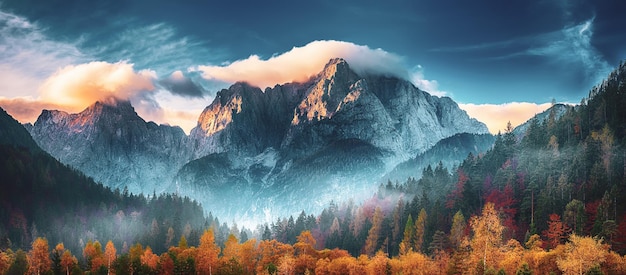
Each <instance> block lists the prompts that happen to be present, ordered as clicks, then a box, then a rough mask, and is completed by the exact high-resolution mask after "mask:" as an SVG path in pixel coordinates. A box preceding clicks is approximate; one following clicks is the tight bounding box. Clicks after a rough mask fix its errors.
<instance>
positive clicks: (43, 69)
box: [0, 11, 85, 97]
mask: <svg viewBox="0 0 626 275" xmlns="http://www.w3.org/2000/svg"><path fill="white" fill-rule="evenodd" d="M84 58H85V56H84V55H83V54H82V53H81V52H80V50H78V48H77V47H76V46H75V45H74V44H72V43H67V42H59V41H55V40H52V39H49V38H48V37H47V36H46V35H45V34H44V30H43V29H42V28H40V27H39V26H38V25H37V24H35V23H31V22H29V21H28V20H27V19H26V18H24V17H21V16H18V15H15V14H11V13H7V12H3V11H0V91H1V92H2V94H3V95H4V96H12V97H19V96H36V95H37V87H38V86H39V83H41V81H43V80H44V79H45V78H46V77H47V76H49V75H50V74H52V73H53V72H54V71H56V70H57V68H59V67H63V66H66V65H69V64H73V63H79V62H80V61H81V60H84Z"/></svg>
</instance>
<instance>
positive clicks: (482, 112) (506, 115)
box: [459, 102, 552, 134]
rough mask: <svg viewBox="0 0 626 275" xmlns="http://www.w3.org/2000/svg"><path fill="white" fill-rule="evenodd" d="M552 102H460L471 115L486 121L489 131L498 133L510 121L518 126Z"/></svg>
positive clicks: (461, 106) (462, 107)
mask: <svg viewBox="0 0 626 275" xmlns="http://www.w3.org/2000/svg"><path fill="white" fill-rule="evenodd" d="M550 106H552V105H551V103H542V104H536V103H530V102H510V103H504V104H472V103H467V104H462V103H460V104H459V107H460V108H461V109H463V110H465V111H466V112H467V114H468V115H469V116H470V117H473V118H475V119H478V120H479V121H481V122H483V123H485V124H486V125H487V128H489V132H491V133H492V134H497V133H498V132H503V131H504V129H506V125H507V123H508V122H511V125H512V126H513V127H516V126H518V125H520V124H522V123H524V122H526V121H527V120H528V119H530V118H532V117H533V116H534V115H536V114H538V113H541V112H543V111H545V110H547V109H548V108H550Z"/></svg>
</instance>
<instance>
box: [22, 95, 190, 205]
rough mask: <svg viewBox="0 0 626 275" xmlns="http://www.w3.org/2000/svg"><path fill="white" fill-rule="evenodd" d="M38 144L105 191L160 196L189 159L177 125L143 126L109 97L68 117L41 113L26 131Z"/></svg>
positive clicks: (128, 106) (123, 103)
mask: <svg viewBox="0 0 626 275" xmlns="http://www.w3.org/2000/svg"><path fill="white" fill-rule="evenodd" d="M28 128H29V129H30V134H31V135H32V137H33V138H34V139H35V141H37V143H38V144H39V146H40V147H41V148H42V149H44V150H45V151H47V152H49V153H50V154H51V155H52V156H54V157H55V158H57V159H58V160H60V161H61V162H63V163H65V164H68V165H71V166H73V167H74V168H76V169H78V170H80V171H82V172H83V173H85V175H87V176H90V177H93V178H94V180H96V181H97V182H102V183H104V184H105V185H107V186H109V187H111V188H120V189H124V188H128V190H129V191H130V192H133V193H140V192H143V193H152V192H153V191H157V192H162V191H164V190H165V189H167V186H168V185H169V184H171V183H172V178H173V175H174V174H175V173H176V171H178V169H180V167H182V165H183V164H184V163H186V162H187V161H188V160H189V159H190V157H189V151H190V150H189V149H188V147H187V137H186V135H185V133H184V132H183V130H182V129H181V128H180V127H170V126H166V125H157V124H155V123H154V122H146V121H144V120H143V119H142V118H141V117H139V116H138V115H137V113H136V112H135V110H134V108H133V107H132V106H131V104H130V102H129V101H123V100H118V99H115V98H109V99H107V100H103V101H98V102H96V103H94V104H93V105H91V106H89V107H88V108H87V109H85V110H84V111H82V112H80V113H77V114H68V113H66V112H62V111H49V110H44V111H43V112H42V113H41V115H40V116H39V118H38V119H37V121H36V122H35V124H34V125H32V126H31V127H28Z"/></svg>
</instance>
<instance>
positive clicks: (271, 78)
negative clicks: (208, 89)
mask: <svg viewBox="0 0 626 275" xmlns="http://www.w3.org/2000/svg"><path fill="white" fill-rule="evenodd" d="M336 57H340V58H343V59H345V60H346V61H347V62H348V63H349V64H350V67H351V68H352V69H353V70H354V71H355V72H356V73H358V74H383V75H388V76H397V77H400V78H403V79H408V72H407V70H406V67H405V65H404V61H403V58H402V57H400V56H398V55H396V54H393V53H389V52H386V51H384V50H382V49H371V48H369V47H368V46H362V45H357V44H354V43H350V42H343V41H313V42H311V43H309V44H307V45H305V46H302V47H294V48H292V49H291V50H290V51H288V52H285V53H282V54H280V55H275V56H272V57H270V58H268V59H265V60H264V59H262V58H261V57H259V56H257V55H251V56H250V57H248V58H247V59H243V60H237V61H235V62H232V63H230V64H227V65H221V66H220V65H209V66H197V67H195V68H192V70H197V71H200V72H202V76H203V77H204V78H205V79H206V80H209V81H221V82H226V83H234V82H237V81H246V82H248V83H250V84H252V85H255V86H259V87H261V88H265V87H273V86H274V85H276V84H283V83H287V82H304V81H306V80H308V79H309V78H310V77H312V76H314V75H316V74H317V73H319V72H320V71H321V70H322V69H323V68H324V65H326V63H327V62H328V61H329V60H330V59H332V58H336Z"/></svg>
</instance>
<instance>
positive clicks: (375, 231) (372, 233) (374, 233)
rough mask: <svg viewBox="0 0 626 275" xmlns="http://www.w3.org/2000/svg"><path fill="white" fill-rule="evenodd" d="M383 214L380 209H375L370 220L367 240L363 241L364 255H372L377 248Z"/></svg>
mask: <svg viewBox="0 0 626 275" xmlns="http://www.w3.org/2000/svg"><path fill="white" fill-rule="evenodd" d="M383 218H384V217H383V213H382V210H381V209H380V207H376V210H374V217H373V218H372V227H371V228H370V230H369V232H368V234H367V239H366V240H365V247H364V250H365V254H367V255H374V252H376V249H377V248H378V240H379V239H380V230H381V227H382V222H383Z"/></svg>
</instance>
